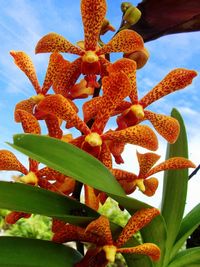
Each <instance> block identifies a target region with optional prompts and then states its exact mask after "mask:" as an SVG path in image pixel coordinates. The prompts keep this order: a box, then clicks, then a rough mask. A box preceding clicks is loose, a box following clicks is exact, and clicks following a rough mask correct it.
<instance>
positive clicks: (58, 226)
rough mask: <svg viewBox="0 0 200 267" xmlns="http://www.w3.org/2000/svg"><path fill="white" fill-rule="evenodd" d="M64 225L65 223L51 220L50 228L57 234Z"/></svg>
mask: <svg viewBox="0 0 200 267" xmlns="http://www.w3.org/2000/svg"><path fill="white" fill-rule="evenodd" d="M65 224H66V222H64V221H61V220H58V219H55V218H53V220H52V227H51V230H52V232H53V233H56V232H59V231H60V230H61V229H62V228H63V227H64V226H65Z"/></svg>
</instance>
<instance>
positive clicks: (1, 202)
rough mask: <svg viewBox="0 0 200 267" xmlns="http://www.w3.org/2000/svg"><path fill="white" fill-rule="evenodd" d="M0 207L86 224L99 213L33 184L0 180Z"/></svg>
mask: <svg viewBox="0 0 200 267" xmlns="http://www.w3.org/2000/svg"><path fill="white" fill-rule="evenodd" d="M0 208H2V209H8V210H14V211H23V212H27V213H35V214H42V215H46V216H49V217H54V218H58V219H61V220H64V221H66V222H69V223H72V224H79V225H82V224H86V223H88V222H90V221H91V220H93V219H94V218H97V217H98V216H99V214H98V213H97V212H95V211H94V210H93V209H90V208H89V207H87V206H86V205H84V204H81V203H80V202H78V201H76V200H73V199H72V198H69V197H67V196H63V195H60V194H57V193H54V192H51V191H48V190H44V189H41V188H38V187H35V186H30V185H25V184H20V183H12V182H2V181H1V182H0Z"/></svg>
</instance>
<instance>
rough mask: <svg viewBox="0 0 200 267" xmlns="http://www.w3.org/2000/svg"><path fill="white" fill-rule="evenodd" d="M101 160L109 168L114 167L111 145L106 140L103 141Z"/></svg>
mask: <svg viewBox="0 0 200 267" xmlns="http://www.w3.org/2000/svg"><path fill="white" fill-rule="evenodd" d="M99 160H100V161H101V162H102V163H103V164H104V165H105V166H106V167H107V168H108V169H111V168H112V157H111V153H110V149H109V146H108V145H107V144H106V143H105V142H103V144H102V146H101V154H100V157H99Z"/></svg>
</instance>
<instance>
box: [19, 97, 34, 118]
mask: <svg viewBox="0 0 200 267" xmlns="http://www.w3.org/2000/svg"><path fill="white" fill-rule="evenodd" d="M35 105H36V103H35V101H34V100H33V99H31V98H29V99H26V100H22V101H20V102H19V103H17V105H16V106H15V121H16V122H20V117H19V116H18V113H17V112H16V111H17V110H18V109H21V110H25V111H27V112H28V113H30V114H32V115H33V109H34V107H35Z"/></svg>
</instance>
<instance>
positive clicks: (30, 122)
mask: <svg viewBox="0 0 200 267" xmlns="http://www.w3.org/2000/svg"><path fill="white" fill-rule="evenodd" d="M16 114H17V116H18V118H19V120H20V122H21V124H22V127H23V130H24V132H25V133H32V134H40V133H41V129H40V125H39V123H38V121H37V120H36V118H35V117H34V116H33V115H32V114H30V113H28V112H26V111H25V110H20V109H18V110H17V111H16Z"/></svg>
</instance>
